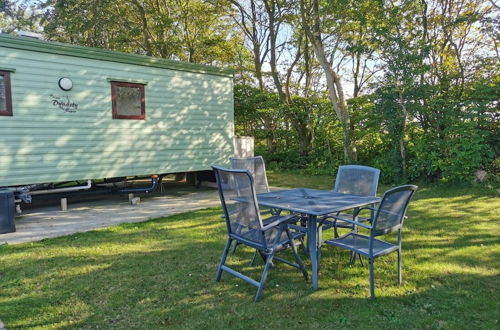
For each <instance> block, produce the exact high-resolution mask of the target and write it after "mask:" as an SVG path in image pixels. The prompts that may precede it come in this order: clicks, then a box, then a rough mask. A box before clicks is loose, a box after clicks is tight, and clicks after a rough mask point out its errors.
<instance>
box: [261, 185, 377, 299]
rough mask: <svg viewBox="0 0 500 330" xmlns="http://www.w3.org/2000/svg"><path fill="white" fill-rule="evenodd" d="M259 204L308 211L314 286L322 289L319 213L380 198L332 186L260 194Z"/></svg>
mask: <svg viewBox="0 0 500 330" xmlns="http://www.w3.org/2000/svg"><path fill="white" fill-rule="evenodd" d="M257 201H258V203H259V205H263V206H268V207H271V208H275V209H280V210H287V211H290V212H296V213H301V214H304V215H307V222H308V224H307V240H308V248H309V256H310V258H311V265H312V288H313V290H317V289H318V239H317V233H318V225H317V217H318V216H325V215H327V214H331V213H337V212H341V211H346V210H350V209H355V208H359V207H363V206H367V205H370V204H374V203H378V202H380V198H379V197H373V196H358V195H350V194H343V193H339V192H334V191H328V190H317V189H308V188H295V189H287V190H278V191H273V192H269V193H262V194H257Z"/></svg>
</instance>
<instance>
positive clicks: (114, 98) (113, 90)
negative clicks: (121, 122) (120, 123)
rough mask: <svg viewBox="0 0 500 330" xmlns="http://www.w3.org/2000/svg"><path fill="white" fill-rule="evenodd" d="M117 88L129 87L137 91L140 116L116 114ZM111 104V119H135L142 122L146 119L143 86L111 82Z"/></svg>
mask: <svg viewBox="0 0 500 330" xmlns="http://www.w3.org/2000/svg"><path fill="white" fill-rule="evenodd" d="M117 87H129V88H137V89H139V92H140V96H141V114H140V115H121V114H119V113H118V102H117V98H118V93H117ZM111 103H112V108H113V111H112V113H113V119H135V120H144V119H146V97H145V93H144V84H141V83H133V82H124V81H111Z"/></svg>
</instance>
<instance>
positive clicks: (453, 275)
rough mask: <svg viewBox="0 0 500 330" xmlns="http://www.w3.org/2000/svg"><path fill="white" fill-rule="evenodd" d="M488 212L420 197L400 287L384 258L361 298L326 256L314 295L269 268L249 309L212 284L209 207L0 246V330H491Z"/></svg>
mask: <svg viewBox="0 0 500 330" xmlns="http://www.w3.org/2000/svg"><path fill="white" fill-rule="evenodd" d="M269 177H270V184H271V185H273V186H305V187H318V188H330V187H331V178H329V177H305V176H297V175H293V174H273V173H271V174H270V175H269ZM384 188H385V187H384ZM499 210H500V198H499V197H498V195H495V192H494V191H488V190H486V189H484V188H479V187H452V186H448V187H447V186H426V187H421V188H420V189H419V191H418V192H417V194H416V196H415V198H414V200H413V202H412V204H411V205H410V209H409V212H408V216H409V218H408V219H407V221H406V223H405V227H404V232H403V285H402V286H398V285H397V266H396V254H395V253H394V254H391V255H388V256H385V257H381V258H379V259H377V260H376V262H375V284H376V295H377V299H375V300H369V299H367V297H368V296H369V285H368V268H367V266H365V267H362V266H361V265H360V264H359V262H358V263H356V264H355V265H353V266H350V265H348V259H349V253H348V252H346V251H342V250H339V249H335V248H332V247H325V248H324V250H323V254H322V259H321V269H320V272H319V286H320V289H319V290H318V291H315V292H313V291H312V290H311V284H310V282H307V283H306V282H305V281H304V280H303V277H302V275H301V273H300V272H299V271H298V270H296V269H294V268H291V267H288V266H286V265H283V264H279V263H278V264H276V267H274V268H273V269H272V270H271V272H270V275H269V277H268V281H267V286H266V288H265V289H264V293H263V296H262V300H261V302H259V303H253V298H254V295H255V291H256V290H255V288H254V287H253V286H251V285H248V284H246V283H245V282H243V281H241V280H239V279H237V278H235V277H232V276H230V275H228V274H223V276H222V281H221V282H220V283H215V282H214V276H215V271H216V267H217V264H218V261H219V258H220V255H221V253H222V250H223V248H224V244H225V241H226V232H225V224H224V223H223V221H222V220H221V218H220V215H221V209H220V208H212V209H206V210H202V211H198V212H193V213H186V214H181V215H177V216H173V217H169V218H162V219H157V220H152V221H149V222H145V223H141V224H125V225H121V226H117V227H111V228H108V229H103V230H97V231H93V232H88V233H84V234H77V235H71V236H67V237H62V238H56V239H48V240H45V241H41V242H36V243H28V244H20V245H13V246H7V245H4V246H0V319H1V320H2V321H3V322H4V323H5V326H6V327H7V328H8V329H15V328H84V329H85V328H104V329H109V328H120V329H130V328H151V329H154V328H191V329H199V328H203V329H212V328H219V329H222V328H329V329H330V328H334V327H342V328H403V327H405V328H419V329H420V328H432V329H456V328H463V329H465V328H468V329H471V328H474V329H475V328H484V329H493V328H496V329H498V328H499V327H500V325H499V320H500V294H499V288H500V277H499V275H500V274H499V272H500V238H499V233H500V221H499V220H500V219H499V213H498V211H499ZM287 253H288V252H287ZM252 254H253V251H252V250H251V249H245V248H238V250H237V252H236V254H235V255H232V256H231V257H230V258H229V263H230V264H231V265H233V266H234V267H236V268H238V269H239V270H241V271H243V272H245V273H247V274H249V275H250V276H253V277H254V278H258V276H259V274H260V271H261V269H262V268H261V267H262V264H259V265H258V266H257V267H249V266H248V261H249V260H250V257H251V255H252ZM304 259H305V262H306V266H308V267H309V263H308V259H307V258H304ZM309 269H310V268H309Z"/></svg>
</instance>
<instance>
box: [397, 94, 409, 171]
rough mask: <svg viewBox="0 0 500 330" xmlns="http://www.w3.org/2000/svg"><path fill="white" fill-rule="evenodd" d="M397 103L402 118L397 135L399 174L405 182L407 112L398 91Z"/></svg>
mask: <svg viewBox="0 0 500 330" xmlns="http://www.w3.org/2000/svg"><path fill="white" fill-rule="evenodd" d="M399 103H400V104H401V110H403V118H402V119H401V132H400V133H401V134H400V135H399V155H400V157H401V173H402V174H403V179H404V180H405V181H406V178H407V175H408V171H407V168H406V149H405V141H404V137H405V131H406V118H407V117H408V111H407V109H406V105H405V103H404V97H403V92H402V91H399Z"/></svg>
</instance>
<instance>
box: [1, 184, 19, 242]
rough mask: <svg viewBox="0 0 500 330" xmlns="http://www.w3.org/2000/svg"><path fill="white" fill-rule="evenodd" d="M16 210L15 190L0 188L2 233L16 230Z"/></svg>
mask: <svg viewBox="0 0 500 330" xmlns="http://www.w3.org/2000/svg"><path fill="white" fill-rule="evenodd" d="M15 212H16V202H15V200H14V192H12V191H10V190H8V189H0V234H5V233H12V232H14V231H16V224H15V223H14V216H15Z"/></svg>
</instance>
